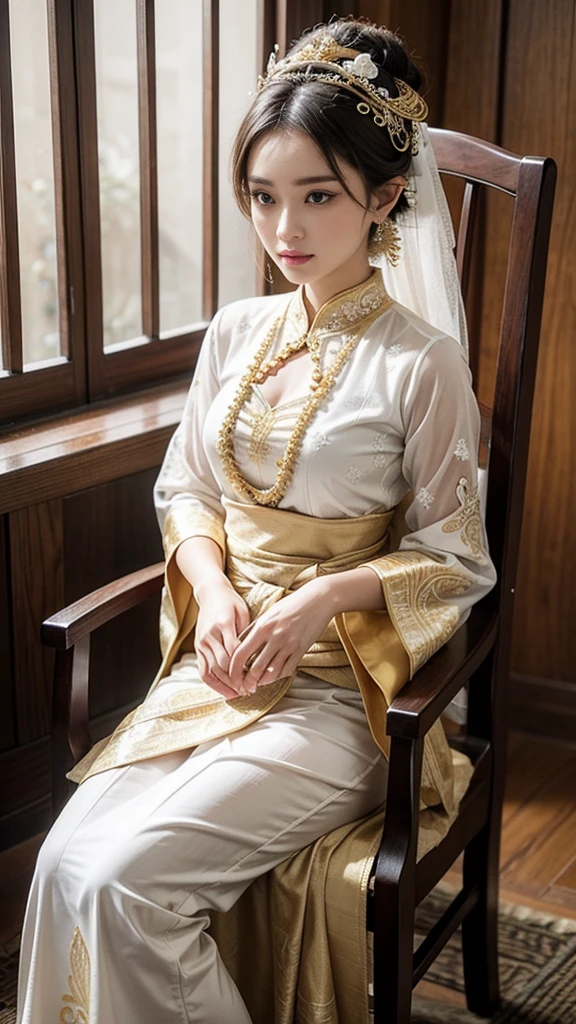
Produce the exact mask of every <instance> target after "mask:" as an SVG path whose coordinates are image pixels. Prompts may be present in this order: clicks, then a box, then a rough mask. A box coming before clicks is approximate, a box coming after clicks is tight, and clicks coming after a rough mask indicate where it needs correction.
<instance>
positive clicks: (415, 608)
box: [366, 337, 496, 675]
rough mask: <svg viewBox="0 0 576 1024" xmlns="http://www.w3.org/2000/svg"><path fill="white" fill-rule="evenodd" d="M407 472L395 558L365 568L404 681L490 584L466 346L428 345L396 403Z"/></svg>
mask: <svg viewBox="0 0 576 1024" xmlns="http://www.w3.org/2000/svg"><path fill="white" fill-rule="evenodd" d="M401 403H402V419H403V424H404V431H405V434H404V440H405V449H404V458H403V475H404V478H405V480H406V482H407V483H408V485H409V487H410V488H411V490H412V502H411V504H410V506H409V507H408V509H407V512H406V527H407V529H408V533H406V534H405V535H404V536H403V538H402V540H401V542H400V545H399V548H398V550H397V551H395V552H393V553H390V554H388V555H385V556H383V557H381V558H378V559H374V560H373V561H370V562H368V563H366V564H367V565H369V566H370V568H371V569H373V570H374V572H376V573H377V575H378V577H379V578H380V581H381V584H382V589H383V592H384V597H385V600H386V607H387V609H388V612H389V614H390V618H391V620H392V623H393V625H394V628H395V629H396V632H397V633H398V636H399V637H400V640H401V641H402V644H403V646H404V648H405V650H406V652H407V654H408V657H409V659H410V674H411V675H413V674H414V672H415V671H416V670H417V669H418V668H420V666H421V665H423V664H424V662H425V661H426V660H427V659H428V658H429V657H430V656H431V655H432V654H434V652H435V651H436V650H437V649H438V648H439V647H440V646H441V645H442V644H444V643H445V642H446V640H448V639H449V637H450V636H451V635H452V634H453V633H454V631H455V630H456V629H457V627H458V626H459V625H460V624H461V623H462V622H463V621H464V620H465V618H466V617H467V616H468V614H469V611H470V608H471V607H472V605H473V604H474V603H475V602H476V601H478V600H479V599H480V598H481V597H483V596H484V594H486V593H488V591H489V590H490V589H491V588H492V587H493V586H494V583H495V579H496V575H495V570H494V566H493V564H492V561H491V559H490V556H489V554H488V550H487V543H486V537H485V530H484V524H483V520H482V513H481V508H480V500H479V497H478V461H477V452H478V441H479V432H480V416H479V411H478V406H477V403H476V399H475V397H474V392H473V390H472V386H471V375H470V370H469V368H468V365H467V363H466V360H465V358H464V355H463V352H462V349H461V348H460V346H459V345H458V344H457V342H455V341H453V339H451V338H447V337H440V338H436V339H433V340H432V341H430V342H429V343H428V344H427V346H426V348H425V349H424V350H423V351H422V352H421V353H420V355H419V356H418V358H417V360H416V363H415V365H414V368H413V371H412V374H411V376H410V379H409V381H408V383H407V385H406V387H405V390H404V393H403V395H402V399H401Z"/></svg>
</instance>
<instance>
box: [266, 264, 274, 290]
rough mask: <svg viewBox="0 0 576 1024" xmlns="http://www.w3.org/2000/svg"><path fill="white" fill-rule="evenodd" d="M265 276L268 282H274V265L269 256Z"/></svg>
mask: <svg viewBox="0 0 576 1024" xmlns="http://www.w3.org/2000/svg"><path fill="white" fill-rule="evenodd" d="M264 277H265V278H266V280H267V281H268V284H274V275H273V274H272V267H271V265H270V260H269V259H268V258H266V270H265V272H264Z"/></svg>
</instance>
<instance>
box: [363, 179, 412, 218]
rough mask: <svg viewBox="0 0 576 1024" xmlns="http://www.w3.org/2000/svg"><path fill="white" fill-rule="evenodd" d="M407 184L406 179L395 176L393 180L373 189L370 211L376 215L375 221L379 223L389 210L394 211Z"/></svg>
mask: <svg viewBox="0 0 576 1024" xmlns="http://www.w3.org/2000/svg"><path fill="white" fill-rule="evenodd" d="M407 184H408V181H407V179H406V178H404V177H403V175H401V174H397V175H396V177H395V178H390V179H389V180H388V181H386V182H385V183H384V184H383V185H380V186H379V187H378V188H376V189H374V192H373V196H372V207H371V209H372V212H373V213H377V214H378V217H377V218H375V220H378V222H381V221H383V220H384V219H385V218H386V217H387V216H388V214H389V213H390V210H392V209H394V207H395V205H396V203H397V202H398V200H399V198H400V196H401V195H402V192H403V191H404V189H405V188H406V186H407Z"/></svg>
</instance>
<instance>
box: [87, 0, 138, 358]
mask: <svg viewBox="0 0 576 1024" xmlns="http://www.w3.org/2000/svg"><path fill="white" fill-rule="evenodd" d="M94 30H95V39H96V96H97V105H98V158H99V168H100V218H101V229H102V300H103V316H104V347H105V348H106V347H108V346H109V345H113V344H115V343H116V342H121V341H128V340H130V339H132V338H137V337H139V336H140V335H141V334H142V303H141V285H140V280H141V276H140V178H139V173H140V172H139V157H138V77H137V43H136V4H135V0H97V3H95V4H94Z"/></svg>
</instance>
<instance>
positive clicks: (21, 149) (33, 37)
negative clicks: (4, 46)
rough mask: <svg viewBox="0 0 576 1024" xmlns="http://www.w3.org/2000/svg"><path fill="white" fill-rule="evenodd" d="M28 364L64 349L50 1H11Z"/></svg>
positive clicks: (19, 229)
mask: <svg viewBox="0 0 576 1024" xmlns="http://www.w3.org/2000/svg"><path fill="white" fill-rule="evenodd" d="M9 10H10V45H11V49H12V89H13V94H14V142H15V150H16V179H17V180H16V190H17V203H18V236H19V244H20V275H21V289H22V347H23V357H24V363H25V364H29V363H36V362H43V361H44V360H46V359H53V358H54V357H55V356H59V355H61V354H63V353H61V351H60V337H59V316H58V273H57V268H56V219H55V213H54V170H53V152H52V124H51V109H50V76H49V63H48V21H47V16H46V0H11V2H10V4H9Z"/></svg>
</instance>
